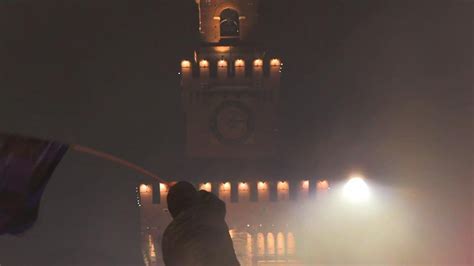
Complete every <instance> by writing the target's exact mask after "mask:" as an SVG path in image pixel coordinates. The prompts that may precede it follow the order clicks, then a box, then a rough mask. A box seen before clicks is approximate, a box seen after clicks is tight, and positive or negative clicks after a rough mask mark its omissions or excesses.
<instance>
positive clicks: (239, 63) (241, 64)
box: [235, 59, 245, 67]
mask: <svg viewBox="0 0 474 266" xmlns="http://www.w3.org/2000/svg"><path fill="white" fill-rule="evenodd" d="M244 66H245V61H244V60H242V59H237V60H235V67H244Z"/></svg>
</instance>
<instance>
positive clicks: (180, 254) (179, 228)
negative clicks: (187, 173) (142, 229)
mask: <svg viewBox="0 0 474 266" xmlns="http://www.w3.org/2000/svg"><path fill="white" fill-rule="evenodd" d="M194 201H195V202H194V203H193V205H192V206H191V207H189V208H187V209H186V210H183V211H181V212H179V214H178V215H177V216H176V217H174V219H173V221H172V222H171V223H170V224H169V225H168V227H167V228H166V230H165V232H164V234H163V240H162V249H163V260H164V262H165V264H166V265H167V266H204V265H206V266H214V265H216V266H217V265H219V266H234V265H240V264H239V262H238V260H237V257H236V256H235V251H234V247H233V244H232V239H231V238H230V235H229V228H228V227H227V224H226V222H225V215H226V208H225V203H224V202H223V201H221V200H220V199H219V198H217V197H216V196H215V195H214V194H212V193H209V192H207V191H203V190H201V191H199V192H197V197H196V198H195V200H194Z"/></svg>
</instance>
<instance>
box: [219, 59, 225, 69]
mask: <svg viewBox="0 0 474 266" xmlns="http://www.w3.org/2000/svg"><path fill="white" fill-rule="evenodd" d="M217 66H218V67H227V61H225V60H224V59H221V60H219V61H218V62H217Z"/></svg>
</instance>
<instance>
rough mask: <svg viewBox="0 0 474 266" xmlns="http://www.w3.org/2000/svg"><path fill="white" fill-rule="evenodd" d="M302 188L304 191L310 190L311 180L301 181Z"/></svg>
mask: <svg viewBox="0 0 474 266" xmlns="http://www.w3.org/2000/svg"><path fill="white" fill-rule="evenodd" d="M301 188H302V189H309V180H303V181H301Z"/></svg>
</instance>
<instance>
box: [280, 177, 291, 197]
mask: <svg viewBox="0 0 474 266" xmlns="http://www.w3.org/2000/svg"><path fill="white" fill-rule="evenodd" d="M277 192H278V200H288V199H289V196H290V193H289V185H288V182H286V181H280V182H278V184H277Z"/></svg>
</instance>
